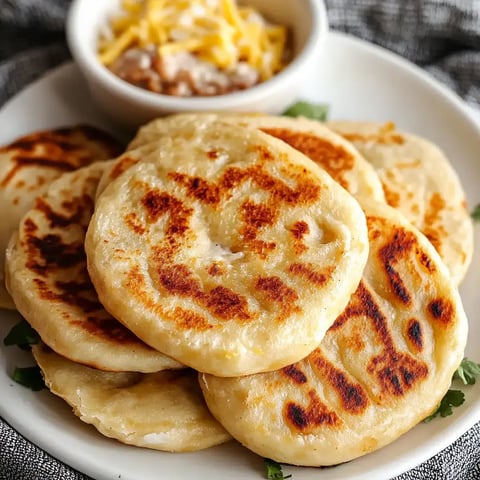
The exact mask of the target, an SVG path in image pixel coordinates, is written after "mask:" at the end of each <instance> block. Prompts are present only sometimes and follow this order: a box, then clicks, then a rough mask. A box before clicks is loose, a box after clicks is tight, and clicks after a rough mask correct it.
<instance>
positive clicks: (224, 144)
mask: <svg viewBox="0 0 480 480" xmlns="http://www.w3.org/2000/svg"><path fill="white" fill-rule="evenodd" d="M137 153H138V149H137V150H133V151H132V152H130V154H131V159H130V160H131V162H132V163H135V161H138V160H139V158H138V155H137ZM140 159H141V162H140V163H137V164H135V165H133V166H130V168H128V169H127V170H126V171H125V172H124V173H123V174H122V175H120V176H119V177H118V178H116V180H114V181H113V182H111V183H110V184H109V185H108V186H107V188H106V189H105V190H104V191H103V193H101V195H100V196H99V197H98V199H97V203H96V207H95V213H94V215H93V217H92V221H91V222H90V225H89V229H88V232H87V236H86V241H85V248H86V252H87V259H88V269H89V272H90V276H91V277H92V281H93V283H94V285H95V287H96V290H97V292H98V295H99V298H100V300H101V302H102V303H103V304H104V305H105V306H106V308H107V310H109V311H110V312H111V313H112V314H113V315H114V316H115V317H116V318H118V319H119V320H120V321H121V322H122V323H124V324H125V325H126V326H127V327H128V328H129V329H131V330H132V331H133V332H134V333H135V334H136V335H138V337H139V338H141V339H142V340H144V341H145V342H146V343H148V344H149V345H152V346H153V347H154V348H156V349H158V350H160V351H162V352H164V353H166V354H167V355H169V356H171V357H173V358H176V359H177V360H178V361H180V362H181V363H184V364H185V365H188V366H191V367H193V368H195V369H197V370H200V371H206V372H210V373H214V374H217V375H224V376H234V375H242V374H248V373H254V372H258V371H262V370H271V369H274V368H279V367H280V366H284V365H287V364H289V363H291V362H292V361H297V360H299V359H300V358H303V357H304V356H305V355H307V354H308V353H309V352H310V351H311V350H312V349H313V348H315V347H316V345H318V343H319V342H320V340H321V338H322V337H323V335H324V333H325V331H326V330H327V329H328V327H329V326H330V325H331V323H333V321H334V320H335V318H336V316H337V315H338V314H339V313H340V312H341V311H342V310H343V308H344V307H345V305H346V304H347V302H348V298H349V296H350V295H351V293H352V292H353V291H354V290H355V288H356V287H357V285H358V282H359V280H360V277H361V273H362V270H363V267H364V265H365V262H366V258H367V255H368V239H367V232H366V224H365V217H364V215H363V213H362V210H361V208H360V207H359V205H358V202H356V200H355V199H354V198H353V197H352V196H351V195H350V194H348V193H347V192H346V191H345V190H344V189H343V188H341V187H340V186H339V185H338V184H337V183H336V182H334V181H333V180H332V179H331V177H330V176H329V175H328V174H326V173H325V172H324V170H322V169H321V168H320V167H318V166H317V165H315V164H314V163H313V162H312V161H310V160H309V159H308V158H307V157H305V156H304V155H302V154H301V153H299V152H298V151H296V150H294V149H293V148H291V147H289V146H288V145H287V144H285V143H284V142H281V141H280V140H277V139H275V138H273V137H271V136H269V135H266V134H265V133H263V132H260V131H258V130H256V129H250V128H244V127H240V126H231V125H226V124H224V123H218V124H210V125H209V128H203V126H200V127H198V126H195V125H194V123H192V124H190V125H189V126H185V127H184V128H183V129H182V130H180V131H178V132H177V133H176V134H175V135H170V136H169V137H165V138H163V139H162V140H160V141H158V143H157V148H156V150H155V151H153V152H151V153H150V154H149V155H142V156H141V158H140ZM123 161H125V162H126V163H128V161H129V157H128V155H127V156H124V157H123Z"/></svg>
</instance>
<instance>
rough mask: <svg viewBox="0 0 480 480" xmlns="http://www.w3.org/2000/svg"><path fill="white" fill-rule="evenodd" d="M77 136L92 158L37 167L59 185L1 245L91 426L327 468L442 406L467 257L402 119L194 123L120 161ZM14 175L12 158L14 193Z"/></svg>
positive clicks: (462, 339) (180, 120) (15, 221)
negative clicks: (62, 169)
mask: <svg viewBox="0 0 480 480" xmlns="http://www.w3.org/2000/svg"><path fill="white" fill-rule="evenodd" d="M23 144H24V140H22V139H20V140H19V141H18V142H16V145H23ZM14 145H15V144H14ZM84 147H85V149H87V150H90V153H91V155H90V156H89V158H90V159H93V160H96V161H93V162H92V160H90V161H88V162H84V163H82V164H80V163H79V164H78V165H76V166H78V167H81V168H78V169H74V170H72V169H69V170H72V171H69V172H66V173H63V174H62V175H60V176H58V175H56V176H57V177H58V178H56V179H53V178H51V177H48V179H47V178H46V175H44V173H43V170H42V172H40V170H39V171H38V172H35V173H32V178H33V175H37V178H40V177H42V178H43V179H44V181H43V183H42V185H45V186H44V187H43V188H42V191H38V192H36V191H35V192H34V193H32V195H31V196H30V197H29V200H28V202H27V201H26V203H28V208H25V209H23V210H22V211H21V212H18V213H15V214H14V212H13V209H12V219H11V221H9V227H8V228H9V229H8V231H5V232H3V231H2V236H1V237H0V240H2V241H4V242H5V243H6V242H7V241H8V239H10V240H9V243H8V248H7V249H6V256H5V259H3V257H2V260H1V261H3V260H5V267H6V268H5V280H6V288H7V290H8V292H9V294H10V295H11V298H12V299H13V303H14V305H15V308H17V309H18V310H19V311H20V313H21V314H22V315H23V316H24V317H25V319H26V320H27V321H28V322H29V323H30V325H31V326H32V327H33V328H34V329H35V330H36V331H37V332H38V333H39V335H40V337H41V339H42V342H43V343H42V344H41V345H37V346H35V347H34V348H33V354H34V356H35V358H36V360H37V362H38V364H39V366H40V368H41V370H42V373H43V375H44V378H45V382H46V384H47V386H48V387H49V389H50V390H51V391H52V392H53V393H55V394H56V395H59V396H60V397H62V398H63V399H64V400H66V401H67V402H68V403H69V404H70V405H71V406H72V407H73V410H74V412H75V414H76V415H78V416H79V417H80V418H81V419H82V420H84V421H85V422H87V423H91V424H93V425H94V426H95V427H96V428H97V429H98V430H99V431H100V432H101V433H103V434H104V435H106V436H109V437H112V438H116V439H118V440H120V441H122V442H124V443H128V444H132V445H137V446H142V447H148V448H153V449H159V450H165V451H172V452H173V451H176V452H178V451H191V450H199V449H202V448H207V447H210V446H213V445H217V444H220V443H222V442H225V441H227V440H230V439H231V438H232V437H233V438H234V439H236V440H237V441H239V442H240V443H241V444H243V445H244V446H246V447H247V448H249V449H250V450H252V451H254V452H255V453H257V454H259V455H262V456H264V457H268V458H271V459H274V460H276V461H278V462H282V463H290V464H294V465H306V466H307V465H308V466H321V465H332V464H338V463H341V462H345V461H348V460H351V459H354V458H356V457H358V456H361V455H364V454H366V453H368V452H372V451H374V450H376V449H378V448H380V447H382V446H384V445H386V444H388V443H389V442H391V441H393V440H395V439H396V438H397V437H399V436H400V435H401V434H403V433H404V432H406V431H408V430H409V429H411V428H412V427H413V426H415V425H416V424H417V423H418V422H420V421H421V420H422V419H424V418H425V417H427V416H428V415H429V414H430V413H432V411H433V410H435V408H436V406H437V405H438V403H439V401H440V400H441V398H442V397H443V395H444V394H445V393H446V391H447V390H448V388H449V386H450V381H451V378H452V375H453V373H454V371H455V370H456V368H457V367H458V365H459V363H460V361H461V359H462V358H463V353H464V347H465V343H466V337H467V319H466V316H465V313H464V310H463V307H462V302H461V299H460V296H459V293H458V288H457V287H458V285H459V283H460V282H461V280H462V278H463V276H464V274H465V272H466V270H467V268H468V265H469V263H470V260H471V256H472V249H473V238H472V237H473V232H472V224H471V220H470V217H469V215H468V211H467V208H466V202H465V196H464V193H463V191H462V187H461V185H460V182H459V180H458V177H457V176H456V174H455V172H454V170H453V168H452V167H451V165H450V164H449V162H448V160H447V158H446V157H445V155H444V154H443V153H442V152H441V151H440V150H439V149H438V148H437V147H436V146H435V145H433V144H431V143H430V142H429V141H427V140H425V139H422V138H419V137H416V136H413V135H411V134H407V133H403V132H399V131H397V130H396V129H395V127H394V125H392V124H386V125H377V124H370V123H351V122H332V123H329V124H324V123H319V122H315V121H311V120H307V119H303V118H295V119H293V118H287V117H272V116H266V115H253V114H252V115H246V114H242V115H240V114H238V115H234V114H231V115H229V114H223V115H220V114H183V115H175V116H170V117H165V118H162V119H158V120H155V121H153V122H151V123H149V124H147V125H145V126H144V127H142V128H141V129H140V130H139V131H138V132H137V135H136V136H135V138H134V139H133V140H132V142H131V143H130V145H129V146H128V147H127V149H126V150H125V151H124V152H123V153H120V154H119V155H104V153H105V150H104V149H102V148H101V144H98V143H95V144H94V145H93V144H92V145H90V144H89V145H87V144H85V145H84ZM94 147H95V148H94ZM97 147H98V148H97ZM12 148H13V147H12V146H10V147H5V148H4V149H3V150H2V151H0V155H3V156H4V158H3V157H0V162H4V163H5V165H7V163H8V161H10V160H9V158H10V157H11V155H12V154H10V153H9V152H10V151H11V149H12ZM29 148H34V145H33V146H31V147H29ZM65 150H67V151H68V148H66V149H65ZM82 158H84V157H82ZM85 158H86V156H85ZM87 164H88V165H87ZM2 168H3V166H1V165H0V169H2ZM44 168H45V169H46V170H45V171H48V168H51V166H45V167H44ZM9 172H10V173H9ZM12 172H13V173H12ZM2 175H3V177H2ZM16 175H18V173H17V172H16V171H13V170H9V171H8V172H7V173H6V174H3V173H2V170H0V195H4V192H7V190H8V189H7V187H6V186H5V185H10V184H12V180H11V179H12V178H15V182H16V183H15V185H20V182H21V179H20V178H18V179H17V178H16ZM2 178H3V180H2ZM38 183H41V182H40V181H39V180H38ZM47 184H48V185H47ZM2 198H3V197H2ZM2 198H0V200H2V201H3V202H4V204H5V206H6V204H7V203H8V201H10V202H11V203H12V204H14V203H15V202H14V201H13V200H12V198H13V197H12V194H9V197H8V199H7V200H5V201H4V200H3V199H2ZM5 198H7V196H6V194H5ZM15 198H16V197H15ZM25 198H27V197H26V196H25ZM4 209H5V210H7V208H4ZM2 228H3V227H2ZM7 237H8V238H7ZM5 239H7V240H5ZM4 306H8V305H7V304H4Z"/></svg>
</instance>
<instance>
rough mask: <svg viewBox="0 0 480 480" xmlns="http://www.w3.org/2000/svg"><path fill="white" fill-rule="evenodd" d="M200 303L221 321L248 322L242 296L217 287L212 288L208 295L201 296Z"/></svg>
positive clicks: (246, 309)
mask: <svg viewBox="0 0 480 480" xmlns="http://www.w3.org/2000/svg"><path fill="white" fill-rule="evenodd" d="M200 298H201V300H202V303H203V304H204V305H205V306H206V307H207V309H208V310H210V312H212V313H213V315H215V316H216V317H219V318H221V319H222V320H231V319H232V318H234V319H237V320H250V319H251V318H252V316H251V314H250V313H249V311H248V303H247V300H246V298H245V297H244V296H243V295H239V294H238V293H236V292H234V291H233V290H230V289H229V288H226V287H223V286H221V285H219V286H218V287H215V288H212V289H211V290H210V291H209V292H208V293H206V294H202V295H201V297H200Z"/></svg>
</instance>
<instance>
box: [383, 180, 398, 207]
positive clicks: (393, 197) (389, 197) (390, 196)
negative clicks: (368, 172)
mask: <svg viewBox="0 0 480 480" xmlns="http://www.w3.org/2000/svg"><path fill="white" fill-rule="evenodd" d="M382 187H383V193H384V194H385V200H386V201H387V203H388V204H389V205H390V206H391V207H393V208H398V207H399V206H400V194H399V193H398V192H395V191H394V190H392V189H391V188H390V187H389V186H388V185H387V184H386V183H382Z"/></svg>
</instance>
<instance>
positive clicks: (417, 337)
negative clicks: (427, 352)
mask: <svg viewBox="0 0 480 480" xmlns="http://www.w3.org/2000/svg"><path fill="white" fill-rule="evenodd" d="M407 338H408V340H409V343H410V345H411V346H412V347H413V348H414V350H415V351H417V352H421V351H422V350H423V330H422V326H421V325H420V322H419V321H418V320H417V319H416V318H411V319H410V320H409V321H408V324H407Z"/></svg>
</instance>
